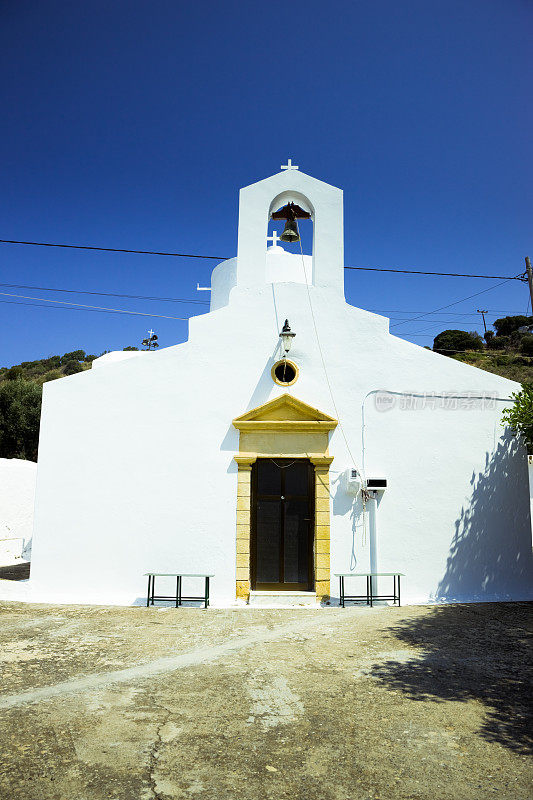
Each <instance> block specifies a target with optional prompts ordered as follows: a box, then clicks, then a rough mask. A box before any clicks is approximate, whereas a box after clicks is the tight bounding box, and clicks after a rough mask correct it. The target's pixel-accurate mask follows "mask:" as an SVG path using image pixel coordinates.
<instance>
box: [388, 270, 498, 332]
mask: <svg viewBox="0 0 533 800" xmlns="http://www.w3.org/2000/svg"><path fill="white" fill-rule="evenodd" d="M512 280H514V278H506V279H505V280H504V281H501V282H500V283H495V284H494V286H489V288H488V289H482V290H481V292H475V293H474V294H469V295H468V296H467V297H462V298H461V299H460V300H455V301H454V302H453V303H448V304H447V305H445V306H440V307H439V308H435V309H434V310H433V311H428V312H427V313H425V314H419V315H418V316H417V317H411V319H407V320H404V321H403V322H395V323H394V325H391V328H397V327H398V326H399V325H405V324H407V323H408V322H414V321H415V320H417V319H422V317H428V316H429V315H430V314H436V313H437V312H438V311H444V309H445V308H451V307H452V306H456V305H458V304H459V303H464V302H465V300H470V299H471V298H472V297H478V296H479V295H480V294H485V293H486V292H491V291H492V290H493V289H497V288H498V286H503V284H504V283H509V281H512Z"/></svg>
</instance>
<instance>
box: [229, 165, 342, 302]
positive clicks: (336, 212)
mask: <svg viewBox="0 0 533 800" xmlns="http://www.w3.org/2000/svg"><path fill="white" fill-rule="evenodd" d="M281 169H282V171H281V172H279V173H277V174H276V175H272V176H271V177H270V178H265V179H264V180H262V181H258V182H257V183H252V184H251V185H250V186H245V187H244V188H243V189H241V191H240V194H239V238H238V249H237V285H238V286H239V287H240V288H251V287H253V286H263V285H264V284H265V283H266V248H265V241H266V236H267V232H268V221H269V219H270V218H271V216H272V214H273V213H274V212H276V211H278V210H279V209H280V208H282V207H283V206H285V205H287V204H288V203H295V204H296V205H297V206H299V207H300V209H302V210H303V211H304V212H307V213H309V214H310V215H311V220H312V222H313V254H312V258H313V273H312V281H311V282H312V285H313V286H316V287H321V288H325V289H330V290H333V291H335V292H337V293H338V294H340V295H341V296H343V297H344V235H343V196H342V190H341V189H337V188H336V187H335V186H330V185H329V184H328V183H324V182H323V181H319V180H317V179H316V178H312V177H311V176H310V175H306V174H305V173H304V172H300V170H299V168H298V167H294V166H293V165H292V164H291V162H290V160H289V163H288V164H287V165H286V166H284V167H282V168H281Z"/></svg>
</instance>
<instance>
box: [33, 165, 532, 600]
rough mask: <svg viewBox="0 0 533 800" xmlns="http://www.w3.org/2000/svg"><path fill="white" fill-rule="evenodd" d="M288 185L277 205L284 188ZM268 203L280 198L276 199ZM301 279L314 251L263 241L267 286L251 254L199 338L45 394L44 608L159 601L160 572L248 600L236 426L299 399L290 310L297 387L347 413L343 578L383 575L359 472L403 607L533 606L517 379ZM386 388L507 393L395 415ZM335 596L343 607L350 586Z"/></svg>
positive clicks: (335, 556) (339, 566)
mask: <svg viewBox="0 0 533 800" xmlns="http://www.w3.org/2000/svg"><path fill="white" fill-rule="evenodd" d="M303 177H304V178H305V177H307V176H303ZM274 178H276V179H277V178H278V176H274ZM274 178H273V179H268V181H269V182H270V183H269V191H270V193H271V195H272V197H274V196H275V195H276V194H278V193H279V192H278V189H279V188H280V185H281V183H280V185H278V183H277V182H276V180H274ZM298 180H299V184H298V186H299V190H300V191H303V190H304V189H305V188H306V186H307V190H308V193H309V194H313V192H315V195H316V192H319V191H320V186H318V187H317V184H320V182H314V179H309V181H310V182H309V183H308V184H306V181H305V180H302V176H301V175H300V177H299V178H298ZM283 182H284V183H283V186H285V183H287V179H286V178H285V177H283ZM254 186H258V184H255V185H254ZM282 188H283V187H282ZM248 189H250V187H248ZM260 190H261V191H260V194H261V197H260V201H261V204H262V205H264V204H265V203H266V199H265V198H266V197H267V196H268V192H266V191H265V187H264V186H263V187H260ZM336 192H338V190H336ZM244 194H245V196H246V197H248V198H250V193H246V192H245V193H244ZM315 195H313V196H312V197H311V200H312V202H313V205H314V207H317V208H318V207H324V208H327V207H328V206H327V203H326V200H327V198H332V202H333V201H334V202H333V206H332V207H334V208H336V209H337V211H338V207H339V203H338V200H339V197H338V194H335V193H333V194H332V193H329V194H328V193H326V195H327V197H326V200H325V199H324V198H322V201H324V202H323V203H322V205H321V203H320V202H318V200H320V198H317V197H316V196H315ZM241 197H242V195H241ZM250 202H252V203H253V197H251V198H250ZM267 207H268V204H267ZM340 207H341V208H342V193H341V204H340ZM241 210H242V209H241ZM330 210H331V208H330ZM324 213H325V212H324ZM243 214H244V212H243ZM244 216H245V217H246V214H244ZM251 216H252V218H253V219H254V220H255V221H257V220H256V218H255V217H254V215H253V214H252V215H251ZM328 219H329V217H328ZM315 224H317V223H316V222H315ZM263 233H264V236H265V237H266V227H265V231H264V232H263ZM261 235H263V234H261ZM243 241H244V240H243V238H242V237H241V238H240V242H241V245H242V247H243V248H244V251H245V252H246V253H248V254H250V253H253V252H255V251H254V248H253V247H252V246H251V245H248V244H246V242H244V244H243ZM337 255H338V254H337ZM337 255H335V254H334V257H332V258H331V259H330V263H331V264H332V265H333V267H332V268H334V269H335V270H336V269H337V266H336V264H337V261H338V258H337ZM280 257H281V258H282V259H284V260H285V261H287V264H288V265H289V266H288V267H287V270H286V271H283V270H282V271H281V273H280V271H279V265H278V264H272V263H271V261H270V260H271V259H276V258H280ZM308 263H309V262H308ZM300 269H301V270H302V273H303V267H302V262H301V258H300V257H298V256H296V255H281V256H280V254H278V253H272V252H270V253H268V254H267V253H266V240H265V265H264V276H265V277H264V280H263V282H259V281H258V282H254V280H251V278H250V276H251V274H252V271H251V265H250V263H249V262H248V263H247V265H246V268H245V269H244V268H243V270H242V272H241V273H240V274H241V278H239V277H238V276H239V270H238V269H236V263H235V259H232V260H231V261H229V262H224V264H222V265H219V266H218V267H217V268H216V269H215V271H214V275H213V282H212V287H213V298H212V308H213V309H214V310H213V311H211V312H210V313H208V314H204V315H201V316H199V317H194V318H193V319H191V321H190V331H189V334H190V335H189V340H188V341H187V342H186V343H184V344H180V345H176V346H174V347H168V348H165V349H163V350H160V351H158V352H155V353H147V354H144V355H143V357H142V358H130V359H128V360H123V361H120V362H118V363H110V364H107V365H106V366H105V368H102V369H97V370H90V371H87V372H83V373H80V374H76V375H72V376H70V377H68V378H64V379H62V380H61V381H51V382H49V383H47V384H45V386H44V398H43V413H42V422H41V438H40V447H39V474H38V481H37V498H36V520H35V536H34V551H33V561H32V576H31V581H30V582H31V584H32V596H33V597H34V599H38V600H56V601H68V602H96V603H127V604H129V603H133V602H142V601H143V598H144V597H145V593H146V585H145V578H144V577H143V573H144V572H146V571H147V570H149V569H152V570H160V571H172V570H173V569H182V570H183V571H187V572H213V573H215V578H214V580H213V582H212V591H211V595H212V600H213V602H214V603H218V604H225V603H231V602H234V598H235V524H236V488H237V467H236V464H235V462H234V460H233V456H234V454H235V453H237V452H238V433H237V431H236V430H235V429H234V428H233V426H232V419H234V418H235V417H236V416H238V415H240V414H242V413H244V412H245V411H247V410H250V409H252V408H254V407H256V406H259V405H261V404H262V403H265V402H266V401H267V400H269V399H272V398H274V397H276V396H278V395H279V394H282V393H283V392H284V391H287V390H286V389H283V388H282V387H279V386H277V385H275V384H274V383H273V381H272V378H271V375H270V370H271V366H272V364H273V363H274V361H275V360H276V358H277V356H278V352H279V350H278V348H279V339H278V334H279V331H280V330H281V327H282V325H283V321H284V320H285V318H286V317H288V319H289V321H290V325H291V328H292V330H293V331H295V332H296V334H297V335H296V338H295V340H294V344H293V347H292V350H291V358H292V359H293V360H294V361H295V362H296V363H297V364H298V366H299V369H300V376H299V379H298V381H297V382H296V383H295V384H294V385H293V386H292V387H290V388H289V389H288V391H289V392H291V393H292V394H293V395H294V396H296V397H298V398H300V399H301V400H303V401H304V402H306V403H308V404H310V405H312V406H314V407H316V408H318V409H320V410H321V411H323V412H325V413H327V414H330V415H331V416H333V417H338V418H339V419H340V421H341V423H342V426H343V429H344V434H345V436H346V439H347V440H348V443H349V448H350V451H351V455H350V453H349V452H348V449H347V446H346V443H345V440H344V437H343V433H342V430H341V428H340V426H338V427H337V429H336V430H335V431H334V432H333V435H332V437H331V442H330V453H331V455H333V456H334V461H333V464H332V468H331V487H332V498H331V573H332V576H333V574H334V573H335V572H340V571H342V572H346V571H348V570H349V569H353V570H355V571H357V570H361V571H364V570H366V569H368V568H369V565H370V547H369V534H368V523H367V524H365V527H364V528H363V524H362V515H361V508H360V501H359V500H355V501H354V498H353V497H350V496H349V495H347V494H346V492H345V490H344V488H343V483H342V481H341V479H340V476H341V473H342V472H343V471H344V470H345V469H346V468H347V467H349V466H352V465H353V462H354V460H355V462H356V463H355V466H357V467H359V468H362V465H363V462H364V467H365V470H366V475H367V476H369V477H372V476H374V475H375V476H383V477H386V478H387V480H388V484H389V485H388V488H387V490H386V492H385V493H384V495H383V496H382V498H381V499H380V501H379V504H378V509H377V537H378V542H377V554H378V555H377V558H378V565H377V566H378V569H379V571H383V572H389V571H396V570H397V571H400V572H403V573H405V575H406V577H405V579H404V581H403V585H402V590H403V592H402V594H403V601H404V602H430V601H433V600H437V601H451V600H496V599H511V598H515V599H523V598H525V597H530V596H531V580H530V579H531V533H530V523H529V493H528V476H527V461H526V457H525V454H524V453H523V452H522V451H521V449H520V446H519V445H518V444H517V442H516V440H515V439H514V438H512V437H509V436H508V435H507V434H506V432H505V431H504V430H503V429H502V427H501V425H500V418H501V412H502V408H503V405H504V403H502V402H501V399H503V398H507V397H508V396H509V395H510V393H511V392H512V391H514V390H516V388H517V385H516V384H514V383H512V382H510V381H507V380H505V379H503V378H500V377H498V376H496V375H492V374H490V373H487V372H484V371H481V370H478V369H476V368H474V367H470V366H467V365H465V364H462V363H460V362H456V361H454V360H452V359H450V358H447V357H445V356H440V355H437V354H435V353H433V352H431V351H428V350H424V349H423V348H421V347H418V346H416V345H413V344H411V343H409V342H406V341H404V340H402V339H398V338H396V337H394V336H391V335H390V334H389V332H388V320H387V319H385V318H384V317H380V316H377V315H375V314H372V313H370V312H367V311H364V310H362V309H357V308H353V307H351V306H349V305H347V304H346V302H345V301H344V297H343V291H342V284H341V283H339V276H338V275H337V274H335V276H334V278H333V279H332V280H331V281H328V279H327V274H326V275H325V273H324V272H323V271H321V270H320V269H318V270H316V276H317V280H316V281H315V279H314V278H313V285H311V286H310V287H309V290H308V288H307V287H306V285H305V284H304V283H303V282H302V279H301V278H300V280H295V276H296V275H297V274H298V272H299V270H300ZM302 273H300V274H302ZM272 275H276V276H277V277H276V278H275V279H274V278H273V280H276V282H274V283H271V282H268V280H267V278H268V276H272ZM280 278H281V279H283V278H286V279H287V280H280ZM308 291H309V294H308ZM309 297H310V298H311V303H312V307H313V309H314V316H315V322H316V325H317V329H318V332H319V336H320V340H321V344H322V349H323V352H324V355H325V358H326V362H327V370H328V377H329V381H330V384H331V386H332V388H333V394H334V399H335V403H333V400H332V397H331V394H330V392H329V389H328V384H327V381H326V380H325V375H324V370H323V366H322V362H321V358H320V354H319V350H318V347H317V338H316V333H315V327H314V323H313V318H312V315H311V310H310V303H309ZM243 332H244V333H243ZM381 389H386V390H390V391H397V392H419V393H437V394H440V393H446V392H448V393H449V392H454V393H457V394H468V393H474V394H478V393H479V394H483V393H490V392H493V393H496V394H497V395H498V397H499V398H500V400H499V401H496V402H494V404H493V405H494V407H492V408H490V407H489V408H471V409H466V408H455V409H453V408H436V407H432V405H435V403H432V402H425V403H424V404H423V405H424V407H423V408H420V409H416V410H403V408H402V407H401V404H400V402H399V401H397V402H396V405H395V406H394V408H392V409H391V410H389V411H386V412H382V411H380V410H378V408H376V401H375V394H374V393H375V391H376V390H381ZM452 405H453V404H452ZM363 407H364V423H365V424H364V430H363ZM331 587H332V594H333V595H334V596H335V595H336V594H337V584H336V581H335V580H334V579H333V577H332V583H331Z"/></svg>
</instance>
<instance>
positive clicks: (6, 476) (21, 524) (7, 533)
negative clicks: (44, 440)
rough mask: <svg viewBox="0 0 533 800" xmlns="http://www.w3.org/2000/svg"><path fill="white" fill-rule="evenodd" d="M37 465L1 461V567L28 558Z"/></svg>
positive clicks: (18, 460) (6, 459)
mask: <svg viewBox="0 0 533 800" xmlns="http://www.w3.org/2000/svg"><path fill="white" fill-rule="evenodd" d="M36 478H37V464H36V463H35V462H34V461H23V460H22V459H19V458H0V565H4V564H11V563H13V562H14V561H15V560H16V559H17V558H19V557H24V558H25V559H28V560H29V559H30V557H31V537H32V531H33V506H34V502H35V481H36Z"/></svg>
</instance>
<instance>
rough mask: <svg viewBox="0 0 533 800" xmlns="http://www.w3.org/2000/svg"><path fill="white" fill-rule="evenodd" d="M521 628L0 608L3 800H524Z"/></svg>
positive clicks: (504, 620) (446, 617) (372, 612)
mask: <svg viewBox="0 0 533 800" xmlns="http://www.w3.org/2000/svg"><path fill="white" fill-rule="evenodd" d="M530 611H531V609H530V607H528V606H527V605H526V604H519V603H515V604H495V605H456V606H441V607H421V606H418V607H415V606H413V607H405V608H400V609H397V608H387V607H382V608H374V609H367V608H350V609H345V610H342V609H338V608H335V609H333V608H331V609H321V610H300V609H294V610H257V609H238V610H229V609H228V610H213V609H209V610H208V611H203V610H200V609H171V608H161V609H152V608H150V609H146V608H94V607H81V606H45V605H24V604H18V603H7V602H5V603H1V604H0V622H1V625H0V662H1V663H2V682H1V692H0V730H1V738H0V798H2V800H3V799H4V798H5V799H6V800H8V798H9V800H18V798H21V799H22V798H24V800H52V798H53V800H153V799H154V798H157V799H158V800H169V798H172V799H173V800H174V798H192V799H193V800H215V799H216V800H226V799H227V800H234V799H235V800H257V799H258V798H259V799H260V800H263V799H264V798H267V800H269V799H270V798H272V799H274V798H276V800H279V799H280V798H287V800H289V799H290V800H370V799H371V798H372V800H377V798H382V800H396V799H397V798H402V800H404V799H406V798H413V799H414V798H416V799H417V800H418V799H419V798H420V799H422V798H423V800H427V799H429V798H431V800H448V798H449V799H450V800H451V799H452V798H453V800H456V799H457V798H461V800H470V799H471V800H482V799H483V798H491V797H494V798H498V800H522V799H523V800H526V798H527V799H528V800H529V799H530V798H531V796H532V794H531V783H530V781H531V777H532V769H531V760H530V755H528V754H530V753H531V738H529V735H528V734H529V731H530V730H531V729H530V728H529V730H528V720H527V708H526V706H527V701H528V699H529V697H530V683H529V676H528V664H527V658H528V656H529V655H530V653H529V651H528V650H527V644H526V642H527V631H528V627H529V628H530V623H531V614H530ZM528 618H529V619H528Z"/></svg>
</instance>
